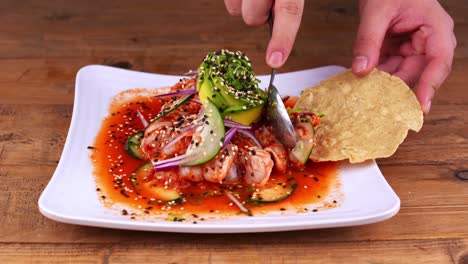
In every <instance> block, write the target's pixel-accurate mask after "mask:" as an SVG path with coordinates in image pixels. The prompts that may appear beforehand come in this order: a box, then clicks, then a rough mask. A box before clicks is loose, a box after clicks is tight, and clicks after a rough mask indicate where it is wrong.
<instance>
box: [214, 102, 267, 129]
mask: <svg viewBox="0 0 468 264" xmlns="http://www.w3.org/2000/svg"><path fill="white" fill-rule="evenodd" d="M243 107H247V106H246V105H236V106H232V107H229V108H226V110H224V111H223V117H224V118H227V119H230V120H232V121H234V122H237V123H239V124H242V125H246V126H248V125H250V124H252V123H253V122H255V121H258V120H259V119H260V117H261V116H262V109H263V105H257V106H255V107H251V108H247V109H243Z"/></svg>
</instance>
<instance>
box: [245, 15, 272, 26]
mask: <svg viewBox="0 0 468 264" xmlns="http://www.w3.org/2000/svg"><path fill="white" fill-rule="evenodd" d="M242 18H243V19H244V22H245V23H246V24H247V25H249V26H259V25H262V24H263V23H265V21H266V20H262V19H261V18H259V17H258V16H255V15H252V14H243V15H242Z"/></svg>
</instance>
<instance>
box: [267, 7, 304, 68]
mask: <svg viewBox="0 0 468 264" xmlns="http://www.w3.org/2000/svg"><path fill="white" fill-rule="evenodd" d="M273 8H274V14H275V21H274V26H273V34H272V36H271V40H270V43H269V44H268V48H267V55H266V61H267V64H268V65H270V67H272V68H279V67H281V66H283V64H284V63H285V62H286V60H287V58H288V56H289V54H290V53H291V49H292V46H293V44H294V41H295V39H296V35H297V31H298V30H299V26H300V25H301V19H302V12H303V10H304V0H277V1H276V2H275V4H274V7H273Z"/></svg>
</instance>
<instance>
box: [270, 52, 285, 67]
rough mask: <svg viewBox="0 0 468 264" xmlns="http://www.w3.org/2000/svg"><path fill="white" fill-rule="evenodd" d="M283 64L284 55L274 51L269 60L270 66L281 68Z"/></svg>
mask: <svg viewBox="0 0 468 264" xmlns="http://www.w3.org/2000/svg"><path fill="white" fill-rule="evenodd" d="M282 63H283V53H281V52H279V51H274V52H272V53H271V54H270V57H269V58H268V64H270V66H272V67H273V68H276V67H279V66H281V64H282Z"/></svg>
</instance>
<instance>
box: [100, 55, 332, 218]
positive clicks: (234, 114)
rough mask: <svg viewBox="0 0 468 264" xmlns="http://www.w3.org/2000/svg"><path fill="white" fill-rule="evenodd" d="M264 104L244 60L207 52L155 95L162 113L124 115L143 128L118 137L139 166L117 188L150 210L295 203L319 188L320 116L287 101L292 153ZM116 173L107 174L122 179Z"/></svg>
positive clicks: (235, 208) (145, 109)
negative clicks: (293, 137)
mask: <svg viewBox="0 0 468 264" xmlns="http://www.w3.org/2000/svg"><path fill="white" fill-rule="evenodd" d="M266 99H267V98H266V93H265V92H264V90H262V89H260V88H259V80H258V79H257V78H256V77H255V75H254V72H253V70H252V66H251V62H250V60H249V59H248V58H247V57H246V56H245V55H244V54H242V53H241V52H231V51H228V50H221V51H217V52H209V53H208V55H207V56H206V57H205V58H204V60H203V61H202V63H201V65H200V66H199V67H198V69H197V71H193V72H189V73H187V74H186V77H185V78H183V79H181V80H180V81H179V82H177V83H176V84H174V85H173V86H172V87H170V89H169V90H167V89H166V92H165V93H159V94H156V95H154V96H152V97H151V99H150V100H152V101H153V102H157V107H153V108H151V107H147V106H146V107H141V106H142V105H144V103H142V102H137V103H136V104H138V103H139V104H140V107H139V108H133V109H131V110H125V111H126V112H125V115H126V116H132V117H133V119H132V120H133V122H134V123H135V122H138V123H139V124H138V126H134V127H132V128H131V129H129V130H128V131H131V132H132V133H130V132H128V131H126V132H125V134H122V135H120V136H119V137H120V138H119V139H120V142H122V143H123V144H122V147H123V149H124V151H125V152H126V154H125V155H127V156H128V157H130V159H133V161H131V162H132V164H138V166H135V165H132V166H133V167H135V168H132V171H131V172H128V173H126V174H125V175H123V174H119V177H116V176H115V177H114V179H113V183H114V189H119V190H120V193H124V194H125V195H124V196H126V197H130V198H135V199H140V200H144V201H145V203H144V206H147V207H144V208H146V209H147V210H151V209H153V208H158V210H167V211H171V210H172V211H173V210H174V208H176V209H177V208H178V209H179V211H180V209H182V210H183V209H184V208H188V207H190V206H192V208H194V207H196V206H198V207H199V208H200V210H201V211H204V210H205V209H206V210H205V211H213V209H212V208H215V209H216V206H220V207H223V206H225V207H229V208H232V209H230V210H231V212H236V211H237V212H240V213H245V214H248V215H251V214H252V209H253V208H258V207H262V206H264V205H266V204H274V203H278V204H280V203H281V202H282V201H285V200H288V199H290V198H291V197H292V196H294V195H293V194H294V193H297V189H298V186H299V187H300V189H301V192H304V191H307V190H304V189H307V185H308V184H311V182H312V183H313V182H318V178H317V177H316V176H314V175H313V172H312V170H313V169H314V168H313V167H314V166H313V165H311V164H310V163H312V162H308V161H309V157H310V155H311V153H312V151H313V148H314V145H315V138H314V134H315V129H316V127H317V126H319V124H320V115H318V114H315V113H313V112H308V111H303V110H301V109H296V108H294V104H295V100H297V98H286V99H285V105H286V106H287V107H288V111H289V114H290V118H291V121H292V123H293V126H294V129H295V131H296V134H297V143H296V146H295V147H294V148H292V149H288V148H286V147H285V146H283V145H282V144H281V143H280V141H279V140H278V139H277V138H276V137H275V135H274V133H273V131H272V129H273V128H272V127H269V126H267V125H266V124H265V122H263V121H264V120H263V119H264V117H263V116H264V105H265V103H266ZM148 109H150V110H148ZM122 111H124V110H122ZM148 113H151V114H148ZM114 125H116V124H114ZM108 133H109V134H110V135H116V134H112V133H111V132H108ZM113 137H114V138H115V139H117V136H113ZM106 142H108V141H106ZM98 150H99V149H96V151H98ZM120 156H122V155H120ZM109 157H110V156H109ZM129 162H130V161H129ZM123 163H124V162H123V160H122V161H121V162H120V163H118V164H120V165H122V164H123ZM308 163H309V164H308ZM112 164H113V165H115V162H114V163H112ZM118 164H117V165H118ZM322 166H326V165H322ZM328 166H331V165H328ZM117 169H118V166H114V167H112V169H111V170H109V171H111V174H113V175H117V174H116V173H115V171H116V170H117ZM120 171H121V170H120ZM122 175H123V177H122ZM299 178H300V179H299ZM304 179H307V180H309V181H310V182H309V183H307V182H304ZM298 195H299V194H298ZM319 196H320V195H318V197H319ZM210 198H211V199H212V201H211V204H210V205H209V206H208V205H206V204H209V201H208V200H209V199H210ZM291 201H292V200H291ZM215 204H216V205H215ZM204 206H205V207H204ZM140 207H141V206H140ZM148 208H150V209H148ZM203 208H204V209H203ZM281 209H283V208H281ZM220 210H221V209H220ZM192 211H193V210H192ZM195 211H196V210H195ZM215 211H217V210H215ZM179 219H182V217H179Z"/></svg>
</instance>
